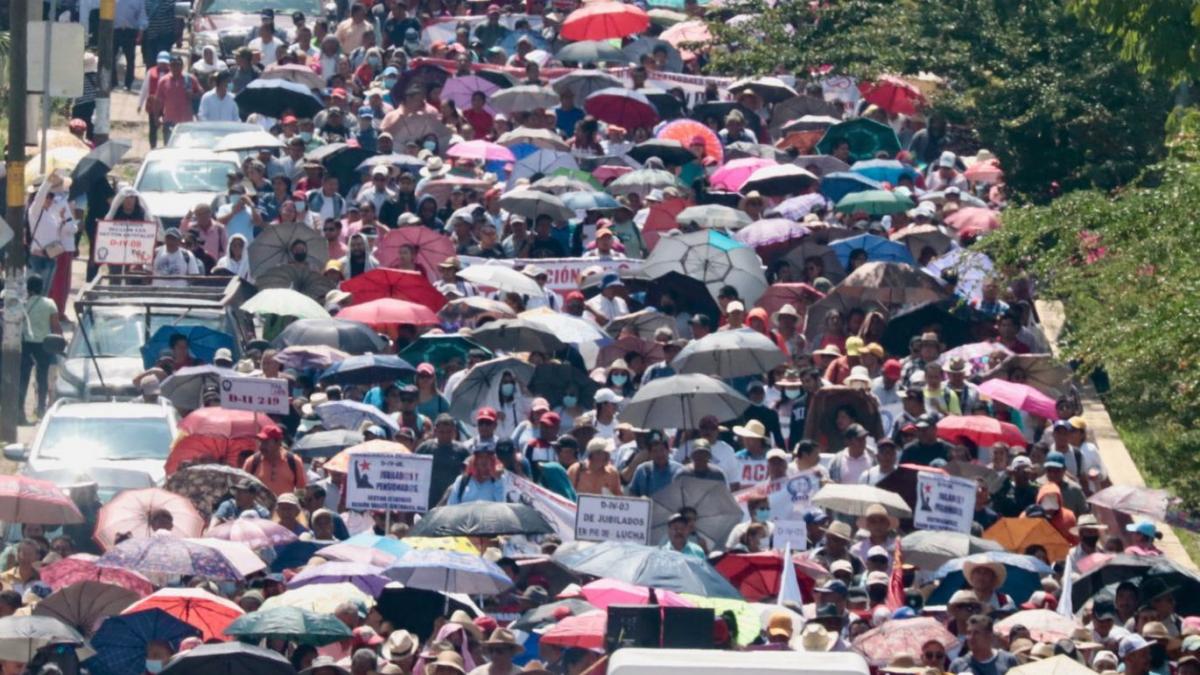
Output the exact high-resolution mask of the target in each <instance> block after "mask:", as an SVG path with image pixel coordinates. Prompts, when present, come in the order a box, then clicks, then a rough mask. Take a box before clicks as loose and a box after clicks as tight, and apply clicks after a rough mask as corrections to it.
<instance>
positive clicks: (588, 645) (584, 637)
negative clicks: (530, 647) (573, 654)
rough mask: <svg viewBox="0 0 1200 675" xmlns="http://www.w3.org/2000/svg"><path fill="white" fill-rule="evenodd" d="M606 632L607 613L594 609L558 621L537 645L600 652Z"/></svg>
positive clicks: (547, 630) (543, 634)
mask: <svg viewBox="0 0 1200 675" xmlns="http://www.w3.org/2000/svg"><path fill="white" fill-rule="evenodd" d="M607 630H608V612H607V611H605V610H603V609H596V610H592V611H590V612H585V613H583V614H579V615H577V616H568V617H566V618H564V619H562V620H560V621H559V622H558V623H556V624H554V625H553V626H551V627H550V628H548V629H546V631H545V632H544V633H542V636H541V638H539V640H538V643H539V644H547V645H556V646H558V647H565V648H576V649H590V650H594V651H601V650H603V649H604V636H605V633H606V632H607Z"/></svg>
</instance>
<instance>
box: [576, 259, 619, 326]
mask: <svg viewBox="0 0 1200 675" xmlns="http://www.w3.org/2000/svg"><path fill="white" fill-rule="evenodd" d="M623 290H625V282H623V281H621V277H620V276H618V275H617V273H616V272H609V273H607V274H605V275H604V277H603V278H602V279H601V281H600V295H597V296H596V297H594V298H592V299H591V300H588V301H587V302H585V303H584V305H583V306H584V308H585V309H586V310H587V312H588V315H589V316H591V317H592V321H594V322H595V323H596V325H597V326H604V325H606V324H607V323H608V322H609V321H612V320H613V319H615V318H617V317H618V316H623V315H625V314H628V313H629V305H627V304H625V299H624V298H622V297H621V296H620V295H617V294H618V293H619V292H620V291H623Z"/></svg>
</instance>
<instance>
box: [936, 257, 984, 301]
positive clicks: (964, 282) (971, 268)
mask: <svg viewBox="0 0 1200 675" xmlns="http://www.w3.org/2000/svg"><path fill="white" fill-rule="evenodd" d="M993 268H994V265H993V264H992V259H991V258H989V257H987V256H986V255H984V254H983V253H980V252H978V251H971V250H967V249H962V248H952V249H950V250H949V251H948V252H947V253H946V254H945V255H943V256H941V257H938V258H934V260H933V262H931V263H929V264H928V265H926V266H925V271H926V272H928V273H929V274H932V275H933V276H935V277H939V278H940V277H941V276H942V273H943V272H945V271H946V270H953V272H954V273H955V274H957V275H958V284H957V285H956V286H955V287H954V290H955V292H956V293H958V294H959V295H961V296H963V297H965V298H970V299H972V300H978V299H980V298H981V297H982V296H983V283H984V281H985V280H986V279H988V278H989V277H991V276H992V272H993Z"/></svg>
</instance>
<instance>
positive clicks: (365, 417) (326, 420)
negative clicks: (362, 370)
mask: <svg viewBox="0 0 1200 675" xmlns="http://www.w3.org/2000/svg"><path fill="white" fill-rule="evenodd" d="M316 412H317V417H320V418H321V423H322V424H324V425H325V428H326V429H361V428H362V423H363V422H370V423H371V424H378V425H379V426H381V427H386V428H388V429H391V430H392V431H393V432H396V431H400V425H398V424H396V422H395V421H394V420H393V419H392V418H391V417H388V416H387V415H384V414H383V411H382V410H380V409H379V408H376V407H375V406H373V405H367V404H366V403H359V402H358V401H330V402H328V403H322V404H321V405H319V406H317V407H316Z"/></svg>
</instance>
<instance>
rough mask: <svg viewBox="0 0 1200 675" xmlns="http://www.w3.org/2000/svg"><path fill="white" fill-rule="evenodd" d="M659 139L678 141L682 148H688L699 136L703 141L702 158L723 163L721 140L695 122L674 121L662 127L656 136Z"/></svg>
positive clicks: (723, 149) (723, 155)
mask: <svg viewBox="0 0 1200 675" xmlns="http://www.w3.org/2000/svg"><path fill="white" fill-rule="evenodd" d="M656 135H657V136H658V137H659V138H663V139H667V140H672V141H679V143H680V144H681V145H683V147H685V148H686V147H690V146H691V144H692V139H694V138H696V137H697V136H699V137H700V138H703V139H704V156H705V157H711V158H712V160H713V161H714V162H716V163H717V164H720V163H721V162H723V161H725V148H724V147H723V146H722V145H721V138H720V136H717V134H716V133H715V132H713V130H712V129H709V128H708V127H707V126H706V125H704V124H703V123H701V122H697V121H696V120H675V121H673V122H670V123H669V124H666V125H664V126H663V128H661V129H659V130H658V133H657V134H656Z"/></svg>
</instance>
